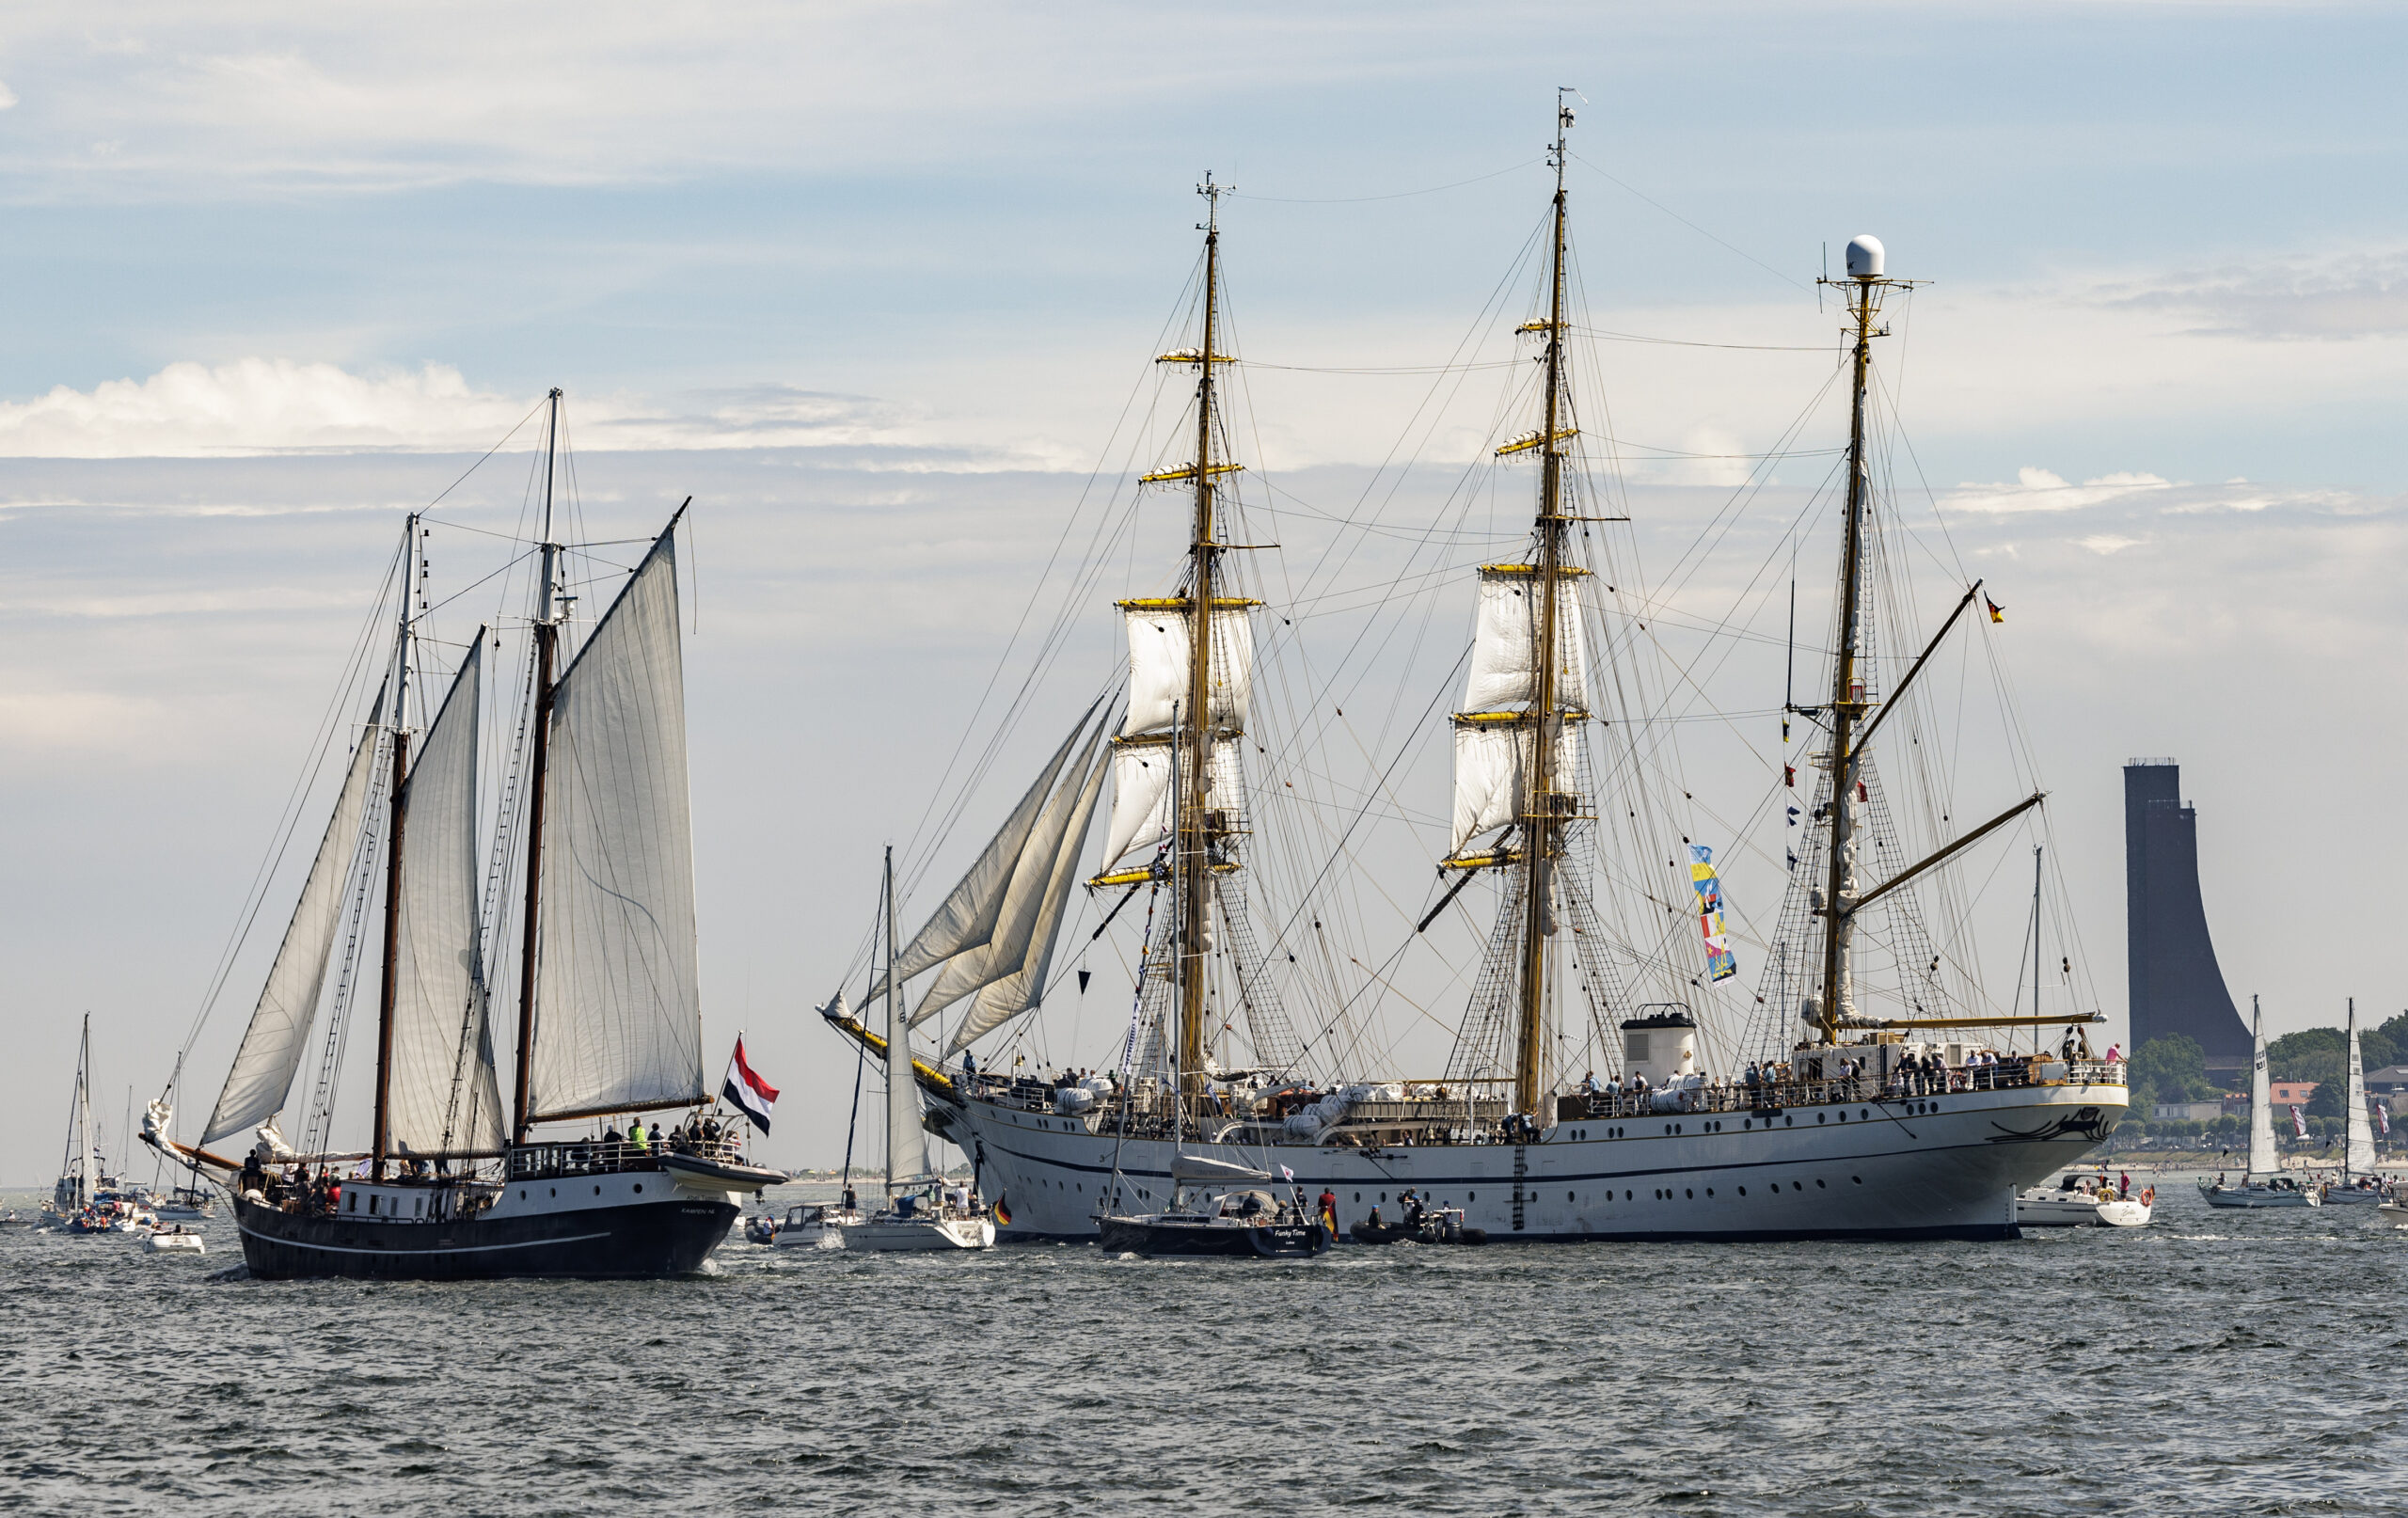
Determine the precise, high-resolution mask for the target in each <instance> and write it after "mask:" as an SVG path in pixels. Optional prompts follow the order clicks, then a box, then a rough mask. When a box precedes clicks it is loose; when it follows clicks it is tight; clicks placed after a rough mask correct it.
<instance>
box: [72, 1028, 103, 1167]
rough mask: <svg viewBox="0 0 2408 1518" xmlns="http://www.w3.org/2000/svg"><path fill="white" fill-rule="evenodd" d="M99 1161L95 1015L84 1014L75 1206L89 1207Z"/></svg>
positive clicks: (77, 1068)
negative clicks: (94, 1116) (95, 1141)
mask: <svg viewBox="0 0 2408 1518" xmlns="http://www.w3.org/2000/svg"><path fill="white" fill-rule="evenodd" d="M98 1163H99V1162H97V1161H96V1160H94V1159H93V1157H92V1014H90V1013H89V1012H87V1013H85V1014H84V1049H83V1052H82V1053H80V1054H77V1055H76V1056H75V1197H74V1205H75V1206H77V1207H79V1208H80V1207H87V1206H89V1205H90V1204H91V1200H92V1193H93V1191H94V1190H95V1188H96V1184H97V1182H98V1181H99V1179H100V1175H101V1173H100V1170H99V1169H98Z"/></svg>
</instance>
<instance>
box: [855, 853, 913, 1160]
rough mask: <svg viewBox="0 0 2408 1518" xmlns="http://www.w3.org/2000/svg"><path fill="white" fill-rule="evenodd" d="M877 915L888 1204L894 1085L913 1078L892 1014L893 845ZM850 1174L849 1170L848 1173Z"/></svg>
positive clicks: (905, 1040) (905, 1036) (903, 1036)
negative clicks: (882, 957)
mask: <svg viewBox="0 0 2408 1518" xmlns="http://www.w3.org/2000/svg"><path fill="white" fill-rule="evenodd" d="M879 916H880V917H882V918H884V919H885V925H886V933H885V937H886V1110H887V1119H886V1137H887V1143H886V1194H887V1200H888V1205H889V1206H893V1205H894V1196H895V1082H897V1081H910V1080H913V1079H915V1077H914V1076H913V1075H912V1073H911V1044H910V1042H909V1032H908V1030H906V1029H905V1028H904V1026H903V1022H902V1020H901V1019H900V1018H898V1017H897V1016H896V1015H895V1011H896V998H895V846H894V845H893V844H889V845H887V846H886V878H885V883H884V886H883V888H882V889H881V890H880V892H879ZM846 1154H847V1162H848V1165H849V1163H850V1157H851V1141H850V1139H849V1138H848V1140H847V1149H846ZM848 1174H849V1171H848Z"/></svg>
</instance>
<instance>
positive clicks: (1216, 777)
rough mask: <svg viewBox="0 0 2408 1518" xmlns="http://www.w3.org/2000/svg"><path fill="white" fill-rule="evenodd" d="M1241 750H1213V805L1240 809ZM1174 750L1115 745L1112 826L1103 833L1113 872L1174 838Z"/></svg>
mask: <svg viewBox="0 0 2408 1518" xmlns="http://www.w3.org/2000/svg"><path fill="white" fill-rule="evenodd" d="M1237 751H1238V746H1237V745H1235V744H1214V745H1213V746H1212V761H1211V762H1212V790H1211V791H1210V792H1208V793H1207V794H1206V796H1205V800H1206V802H1207V803H1208V804H1209V805H1212V806H1216V807H1226V806H1235V805H1236V804H1237V798H1238V795H1239V792H1240V790H1241V789H1242V787H1241V786H1240V784H1239V783H1238V777H1237V776H1236V775H1235V774H1234V773H1232V772H1231V767H1232V766H1234V765H1235V764H1236V763H1237V757H1236V755H1237ZM1170 771H1171V746H1170V745H1169V744H1167V743H1116V744H1114V745H1113V748H1112V825H1111V826H1110V827H1109V828H1106V829H1105V830H1104V835H1103V839H1104V842H1103V857H1102V860H1101V863H1102V865H1103V867H1104V868H1105V869H1107V870H1108V869H1110V868H1112V867H1113V866H1114V865H1116V864H1117V863H1119V862H1121V861H1122V860H1124V859H1127V858H1128V857H1129V856H1130V855H1132V854H1141V853H1150V852H1152V851H1153V849H1154V848H1155V847H1156V846H1159V845H1160V844H1161V843H1162V841H1163V840H1164V839H1165V838H1168V837H1169V836H1170V834H1171V828H1172V826H1173V822H1174V818H1175V813H1174V809H1173V808H1172V806H1171V794H1170V778H1171V777H1170Z"/></svg>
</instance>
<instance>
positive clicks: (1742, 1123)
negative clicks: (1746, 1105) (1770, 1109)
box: [1739, 1117, 1756, 1133]
mask: <svg viewBox="0 0 2408 1518" xmlns="http://www.w3.org/2000/svg"><path fill="white" fill-rule="evenodd" d="M1755 1126H1756V1122H1755V1119H1754V1118H1752V1117H1742V1118H1740V1119H1739V1131H1741V1132H1743V1133H1744V1132H1746V1131H1748V1130H1749V1129H1751V1128H1753V1127H1755Z"/></svg>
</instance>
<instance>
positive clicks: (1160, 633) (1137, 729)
mask: <svg viewBox="0 0 2408 1518" xmlns="http://www.w3.org/2000/svg"><path fill="white" fill-rule="evenodd" d="M1122 605H1123V608H1124V609H1125V610H1126V612H1127V614H1128V619H1129V716H1128V719H1127V720H1126V721H1124V722H1122V723H1121V726H1120V732H1121V735H1122V736H1124V737H1136V736H1138V735H1142V734H1147V733H1164V732H1167V731H1169V729H1170V727H1171V724H1172V723H1173V722H1174V721H1176V720H1177V719H1178V714H1179V712H1180V710H1181V709H1183V708H1184V707H1185V706H1186V704H1187V681H1188V667H1187V659H1188V653H1189V644H1188V640H1187V624H1188V617H1189V615H1190V612H1189V609H1187V608H1185V607H1162V606H1153V607H1149V606H1142V605H1133V604H1130V603H1126V602H1124V603H1122ZM1211 680H1212V711H1211V713H1210V714H1209V715H1210V717H1211V719H1212V727H1213V729H1214V731H1216V732H1221V733H1242V732H1244V731H1245V719H1246V709H1247V706H1248V704H1250V703H1251V702H1252V700H1253V695H1254V621H1253V619H1252V618H1251V617H1250V616H1249V615H1248V614H1247V611H1246V609H1245V608H1244V607H1243V606H1239V607H1219V608H1215V609H1214V610H1213V612H1212V666H1211Z"/></svg>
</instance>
